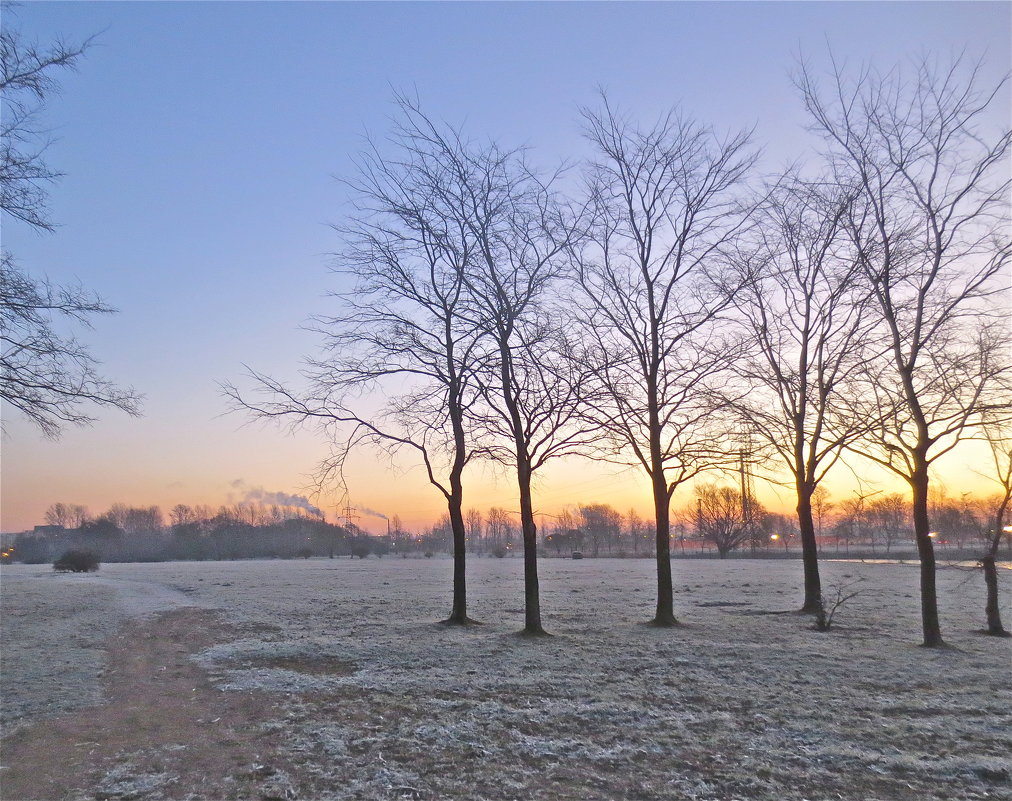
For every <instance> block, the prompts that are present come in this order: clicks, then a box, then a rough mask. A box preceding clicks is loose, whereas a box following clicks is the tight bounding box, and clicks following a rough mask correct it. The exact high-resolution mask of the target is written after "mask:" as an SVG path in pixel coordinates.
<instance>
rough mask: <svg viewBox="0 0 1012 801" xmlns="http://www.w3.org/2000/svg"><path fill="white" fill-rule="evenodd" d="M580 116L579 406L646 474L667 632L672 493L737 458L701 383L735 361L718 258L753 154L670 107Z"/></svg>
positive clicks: (736, 217)
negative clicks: (586, 371)
mask: <svg viewBox="0 0 1012 801" xmlns="http://www.w3.org/2000/svg"><path fill="white" fill-rule="evenodd" d="M583 120H584V127H585V133H586V136H587V138H588V139H589V140H590V142H591V143H592V144H593V145H594V146H595V147H596V149H597V153H598V155H597V158H596V160H594V161H593V163H592V164H591V165H590V168H589V175H588V179H589V190H590V196H591V205H592V208H593V211H594V215H593V224H592V225H591V226H590V230H589V233H588V236H587V238H586V240H584V241H585V244H584V246H583V247H582V248H581V249H580V250H579V251H578V252H577V253H576V254H575V259H574V260H575V264H576V273H577V280H578V283H579V286H580V287H581V289H582V297H583V302H584V303H585V304H586V313H585V315H583V323H584V328H585V330H586V333H587V336H588V340H589V343H590V348H591V351H592V352H591V357H590V358H591V361H592V364H593V365H594V368H595V376H596V383H597V386H598V389H599V394H600V398H599V400H598V401H597V402H596V403H595V404H594V405H593V406H592V407H590V410H589V412H588V414H589V416H590V417H591V418H592V419H593V420H594V421H595V424H596V425H598V426H600V427H601V429H602V431H603V432H604V433H605V434H606V435H607V437H608V440H609V442H610V446H611V452H610V454H607V458H612V459H615V460H617V461H623V462H625V463H627V464H635V465H638V466H641V467H642V468H643V469H644V470H645V471H646V473H647V475H648V476H649V478H650V483H651V489H652V494H653V502H654V519H655V521H656V560H657V608H656V613H655V615H654V619H653V622H654V623H655V624H656V625H659V626H671V625H675V624H676V623H677V622H678V621H677V619H676V618H675V614H674V605H673V596H672V583H671V543H670V537H671V521H670V504H671V496H672V494H673V493H674V491H675V489H676V488H677V487H678V486H679V485H681V484H683V483H684V482H686V481H688V480H690V479H691V478H693V477H694V476H696V475H698V474H699V473H700V472H701V471H703V470H706V469H708V468H710V467H712V466H714V465H719V464H728V463H732V462H733V461H734V460H735V458H736V455H735V454H734V453H730V454H728V453H725V452H723V451H722V449H721V448H719V447H717V444H716V443H717V440H718V439H719V435H718V434H717V432H716V428H715V427H714V426H712V425H709V424H712V423H714V422H715V418H714V411H713V409H712V407H711V404H710V403H709V400H708V396H707V393H706V391H705V389H706V383H707V381H708V380H709V379H710V378H711V377H712V376H714V375H715V374H716V373H717V372H719V371H720V370H721V369H722V368H725V367H726V366H727V363H728V360H729V358H730V355H731V351H730V350H729V349H726V348H721V347H719V346H717V344H716V342H715V337H716V334H715V331H714V322H715V320H716V319H717V318H718V315H720V313H721V312H722V311H723V310H724V309H725V308H726V307H727V305H728V304H729V303H730V300H731V297H732V296H733V294H734V292H735V291H736V287H735V286H733V285H731V286H728V284H727V281H726V280H725V279H726V278H727V276H726V275H724V274H722V273H723V270H722V266H723V264H724V259H723V253H722V252H723V251H724V250H725V249H726V248H728V247H729V245H730V243H731V242H732V241H733V240H734V238H735V237H736V236H737V234H738V233H739V232H740V230H741V229H742V226H743V224H744V223H745V221H746V220H747V218H748V215H747V213H745V212H744V211H743V210H742V208H741V207H740V205H739V191H740V189H741V188H742V186H743V183H744V182H745V180H746V178H747V176H748V174H749V172H750V170H751V169H752V166H753V164H754V163H755V153H754V151H753V149H752V148H751V146H750V134H749V132H740V133H737V134H734V135H732V136H729V137H727V138H723V139H722V138H720V137H718V136H717V135H716V134H715V133H714V132H713V131H712V130H710V129H709V128H707V127H705V126H703V125H700V124H698V123H696V122H694V121H693V120H691V119H689V118H687V117H685V116H683V115H681V114H678V113H676V112H671V113H669V114H667V115H666V116H664V117H662V118H661V119H660V120H658V121H657V123H656V124H654V125H653V126H651V127H646V128H642V127H639V126H637V125H635V124H634V123H633V122H631V121H630V120H629V119H627V118H626V117H625V116H623V115H622V114H621V113H619V112H617V111H616V110H615V109H614V108H613V107H612V105H611V104H610V103H609V101H608V99H607V97H603V98H602V106H601V108H600V109H599V110H590V109H585V110H584V111H583ZM725 430H726V429H725ZM602 453H603V452H602Z"/></svg>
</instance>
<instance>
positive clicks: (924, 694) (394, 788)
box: [0, 557, 1012, 801]
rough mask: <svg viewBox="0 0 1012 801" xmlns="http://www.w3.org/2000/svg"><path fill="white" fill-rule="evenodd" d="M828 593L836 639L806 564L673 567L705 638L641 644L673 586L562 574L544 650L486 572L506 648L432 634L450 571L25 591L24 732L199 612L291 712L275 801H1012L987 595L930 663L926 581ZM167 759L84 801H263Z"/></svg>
mask: <svg viewBox="0 0 1012 801" xmlns="http://www.w3.org/2000/svg"><path fill="white" fill-rule="evenodd" d="M822 569H823V581H824V584H825V585H826V586H827V587H829V586H832V585H834V584H848V585H853V586H852V587H851V589H852V590H860V591H861V594H860V595H858V596H857V597H856V598H854V599H853V600H851V601H850V602H849V603H848V604H847V605H846V606H844V607H842V608H841V609H840V610H839V612H838V613H837V619H836V622H835V624H834V630H833V631H832V632H831V633H829V634H819V633H816V632H814V631H812V630H811V628H810V625H811V624H810V620H809V619H808V618H807V617H803V616H800V615H797V614H794V613H793V610H794V609H795V608H796V607H797V606H798V605H800V595H799V592H798V589H797V587H798V584H799V581H800V570H801V565H800V562H795V561H749V560H735V561H728V562H720V561H709V560H707V561H702V560H701V561H675V562H674V572H675V581H676V587H677V590H676V596H675V605H676V614H677V615H678V616H679V618H680V619H681V620H682V622H683V625H682V626H680V627H678V628H675V629H671V630H659V629H655V628H652V627H649V626H646V625H643V623H644V621H646V620H648V619H649V618H650V616H651V614H652V610H653V604H654V592H653V581H654V579H653V563H652V562H651V561H649V560H607V559H601V560H592V559H585V560H582V561H569V560H553V559H549V560H545V561H543V562H542V563H541V577H542V609H543V614H544V622H545V627H546V629H547V630H548V631H550V632H551V633H552V634H554V635H555V636H553V637H550V638H546V639H535V640H531V639H527V638H521V637H517V636H516V635H515V632H516V631H517V630H519V628H520V627H521V625H522V622H523V609H522V563H521V560H519V559H503V560H498V559H489V558H475V559H473V560H472V561H471V562H470V582H469V588H470V614H471V616H472V617H474V618H477V619H479V620H481V621H483V623H484V625H482V626H475V627H469V628H467V629H455V628H447V627H443V626H439V625H436V624H435V623H434V621H437V620H439V619H440V618H442V617H445V616H446V614H447V612H448V610H449V580H450V570H451V563H450V561H449V560H448V559H391V558H389V557H388V558H384V559H382V560H377V559H373V558H370V559H367V560H364V561H359V560H354V561H352V560H348V559H341V560H327V559H322V560H309V561H298V562H295V561H291V562H280V561H260V562H229V563H221V562H218V563H165V564H149V565H133V564H131V565H112V564H111V565H104V566H103V567H102V569H101V571H100V573H99V574H98V575H96V576H57V575H53V574H52V572H51V571H50V570H49V569H47V568H43V567H29V566H7V567H4V568H3V571H2V580H3V585H2V606H3V618H4V638H3V663H2V671H0V681H2V691H3V699H4V703H3V707H2V710H3V719H4V723H5V724H7V725H8V728H14V729H17V728H18V727H22V728H23V727H25V726H26V725H29V724H31V723H33V722H35V721H37V720H38V719H39V716H40V715H52V714H54V713H56V712H58V711H59V710H61V709H68V708H70V707H71V706H73V705H75V704H76V705H86V704H89V703H95V701H96V699H98V698H100V696H101V692H102V690H101V686H102V685H101V684H100V681H101V679H100V673H101V672H102V670H103V663H102V652H101V651H100V650H98V646H100V645H101V640H102V637H104V636H106V635H108V634H109V633H110V632H111V631H112V630H113V629H115V628H116V626H117V625H118V624H119V623H120V622H122V621H123V620H125V619H126V618H128V617H131V616H137V615H147V616H149V617H148V619H149V620H150V621H151V623H150V625H151V626H152V627H153V628H155V629H156V630H157V618H156V617H150V616H151V615H154V614H156V613H157V612H159V611H161V610H170V609H175V610H180V609H184V608H185V607H187V606H195V607H200V608H201V614H202V615H204V617H202V618H199V619H200V620H204V621H205V628H207V627H206V619H207V618H206V616H207V615H208V614H209V613H208V611H207V610H216V615H217V618H218V619H220V620H221V621H222V622H223V624H227V625H223V628H222V629H221V632H222V634H221V635H219V636H217V637H214V636H212V635H213V633H214V632H213V631H212V630H211V629H207V630H206V631H205V634H207V635H208V636H209V637H210V638H211V639H212V644H210V645H207V647H202V648H201V649H200V650H199V651H198V652H197V653H195V654H194V655H193V657H192V659H193V660H194V661H195V662H196V663H197V664H198V665H199V666H200V667H201V668H203V669H204V670H206V671H208V672H209V674H210V675H211V678H212V681H213V682H214V684H215V685H217V687H218V688H220V690H221V691H223V693H224V694H223V696H222V697H231V695H230V694H235V695H236V697H238V695H241V694H246V695H249V694H250V693H253V694H254V697H258V698H259V697H262V698H265V699H271V703H272V704H276V705H275V706H271V710H272V711H271V714H270V715H269V716H267V719H262V720H260V721H258V722H256V723H255V726H256V727H257V728H258V731H259V732H260V733H261V734H263V736H264V737H268V738H273V742H277V743H280V744H281V745H280V746H279V748H280V751H278V753H276V754H274V755H273V757H272V758H273V759H274V762H275V763H276V764H273V765H272V764H266V760H265V758H264V757H263V755H262V754H253V753H250V754H249V755H248V757H249V759H248V762H247V764H246V765H245V766H244V767H243V768H242V770H244V771H246V773H245V774H244V775H246V776H247V777H248V776H250V775H252V776H254V777H259V778H257V779H256V782H255V784H256V787H257V790H256V792H257V793H258V794H259V797H261V798H264V799H271V798H279V799H280V798H302V799H321V801H323V800H324V799H396V798H410V799H475V801H478V800H479V799H496V801H498V800H499V799H503V800H507V799H573V800H574V801H576V800H577V799H700V800H702V799H714V800H716V799H720V800H721V801H726V800H728V799H742V800H743V801H746V800H752V799H755V800H756V801H780V799H784V800H785V801H787V800H788V799H810V801H822V800H823V799H853V801H872V800H873V799H883V800H885V799H889V800H890V801H892V799H1003V798H1004V799H1008V798H1012V762H1010V754H1012V703H1010V702H1012V688H1010V678H1012V675H1010V673H1012V671H1010V657H1012V648H1010V644H1009V643H1010V641H1008V640H997V639H994V638H989V637H984V636H981V635H979V634H977V633H975V631H976V630H978V629H980V628H981V627H982V625H983V612H982V608H981V607H982V596H983V581H982V578H981V576H980V574H979V573H976V572H973V571H965V570H957V569H943V570H941V571H940V573H939V587H940V598H941V614H942V631H943V635H944V636H945V638H946V640H947V642H948V643H949V644H950V645H951V646H952V647H951V648H950V649H947V650H938V651H934V650H925V649H923V648H920V647H917V643H918V642H919V639H920V638H919V606H918V598H917V595H918V593H917V578H918V570H917V568H916V567H915V566H912V565H892V564H885V565H870V564H860V563H847V562H825V563H823V567H822ZM1001 578H1002V581H1003V582H1004V587H1003V599H1004V601H1005V602H1006V606H1005V608H1004V609H1003V614H1004V616H1005V621H1006V625H1009V624H1010V623H1012V610H1010V609H1009V608H1008V606H1009V605H1008V603H1007V602H1008V600H1009V592H1008V586H1009V583H1010V581H1012V574H1010V573H1008V572H1006V571H1003V574H1002V577H1001ZM82 622H87V623H89V624H95V627H94V628H88V627H86V626H82V625H81V623H82ZM43 624H45V625H43ZM152 636H157V631H156V632H155V633H153V635H152ZM106 680H108V677H107V678H106ZM68 686H70V687H73V688H74V690H75V691H74V692H67V691H66V689H65V688H66V687H68ZM215 692H219V690H215ZM258 693H259V695H257V694H258ZM265 708H266V707H265ZM165 747H166V748H169V747H172V748H190V749H199V748H201V747H202V743H201V742H199V741H197V742H187V743H172V744H169V743H166V745H165ZM150 750H151V749H150V747H148V748H147V752H146V755H145V757H144V759H143V760H142V759H141V755H140V754H139V753H138V754H134V753H132V752H131V750H130V748H129V747H125V748H123V749H121V750H120V751H119V752H118V753H117V758H116V760H115V764H114V765H108V766H106V772H105V774H104V775H103V777H102V779H101V781H100V782H97V783H96V784H95V786H94V788H92V789H89V788H84V789H83V790H81V791H80V792H79V793H77V794H73V793H71V794H69V795H68V796H67V797H68V798H74V799H84V798H101V799H113V798H122V799H127V798H138V799H168V798H180V799H183V798H189V799H193V800H194V801H195V799H198V798H214V797H221V798H233V797H234V798H245V797H249V796H248V795H244V794H242V793H246V792H248V791H249V786H250V785H249V784H248V783H247V785H244V786H245V787H246V790H243V791H242V793H240V791H239V790H236V789H235V787H236V786H237V785H236V784H235V783H234V782H232V783H231V784H230V783H229V781H225V780H222V781H220V782H218V783H215V781H217V780H214V781H211V785H210V786H209V787H205V788H203V789H198V788H194V787H192V786H188V783H187V781H184V780H183V779H182V778H180V777H178V776H174V775H173V774H172V771H171V770H170V769H169V768H166V767H164V766H162V768H161V770H160V772H157V773H153V772H152V769H151V768H150V767H146V768H145V767H143V765H148V766H150V764H151V760H150V756H151V755H150ZM236 769H237V770H239V768H238V767H237V768H236ZM145 771H147V772H145ZM0 775H2V774H0ZM190 784H192V781H191V782H190ZM230 788H231V789H230ZM0 793H2V791H0ZM3 797H4V798H5V799H6V798H7V796H3ZM254 797H256V796H254Z"/></svg>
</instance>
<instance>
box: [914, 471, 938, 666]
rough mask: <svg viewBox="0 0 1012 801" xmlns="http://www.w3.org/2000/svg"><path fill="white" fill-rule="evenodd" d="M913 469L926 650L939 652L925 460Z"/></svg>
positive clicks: (915, 533)
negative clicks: (933, 649) (937, 649)
mask: <svg viewBox="0 0 1012 801" xmlns="http://www.w3.org/2000/svg"><path fill="white" fill-rule="evenodd" d="M919 461H920V463H919V464H917V465H916V466H915V467H914V470H913V475H912V476H911V478H910V487H911V490H912V493H911V494H912V501H913V512H914V538H915V539H916V541H917V554H918V556H919V557H920V562H921V626H922V628H923V630H924V647H925V648H939V647H941V646H944V645H945V642H944V641H943V640H942V628H941V625H940V624H939V622H938V593H937V590H936V589H935V549H934V546H933V545H932V542H931V537H930V536H929V534H930V532H931V528H930V522H929V520H928V467H927V464H925V463H924V462H923V460H919Z"/></svg>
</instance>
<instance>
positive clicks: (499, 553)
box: [492, 547, 506, 559]
mask: <svg viewBox="0 0 1012 801" xmlns="http://www.w3.org/2000/svg"><path fill="white" fill-rule="evenodd" d="M492 556H494V557H495V558H496V559H502V558H503V557H504V556H506V549H505V548H502V547H499V548H496V549H495V550H494V551H492Z"/></svg>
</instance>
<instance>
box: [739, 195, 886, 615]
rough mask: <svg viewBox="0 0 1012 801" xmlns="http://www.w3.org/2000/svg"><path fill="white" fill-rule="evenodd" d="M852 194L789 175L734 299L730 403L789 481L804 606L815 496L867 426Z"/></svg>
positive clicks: (811, 570)
mask: <svg viewBox="0 0 1012 801" xmlns="http://www.w3.org/2000/svg"><path fill="white" fill-rule="evenodd" d="M851 200H852V199H851V197H850V195H849V193H848V191H847V190H846V189H844V188H841V187H836V186H833V185H832V184H831V183H826V182H811V181H805V180H802V179H800V178H799V177H798V176H797V175H788V176H785V177H784V179H782V180H781V182H780V183H779V184H778V185H777V186H776V187H774V188H773V190H772V191H770V192H769V193H768V194H767V196H766V198H765V199H764V201H763V202H762V204H761V206H760V211H759V214H758V215H757V220H758V224H757V225H756V226H755V227H754V229H753V232H752V236H751V240H752V241H751V242H749V244H748V246H747V249H746V250H744V251H743V252H742V254H741V255H742V262H743V270H744V273H745V275H746V276H747V280H746V283H745V286H744V287H743V288H742V290H741V291H740V292H739V293H738V295H737V296H736V297H735V305H736V306H737V308H738V309H739V311H740V312H741V320H742V322H743V324H744V325H745V328H746V339H747V341H748V343H749V347H748V351H747V356H745V357H743V358H741V359H739V360H737V361H736V362H735V363H734V365H733V372H734V373H735V374H736V375H737V376H738V377H739V379H740V380H742V381H743V382H744V388H745V389H747V390H748V391H738V392H737V393H733V394H732V395H731V397H730V402H731V403H732V405H733V407H734V408H735V410H736V411H737V412H738V413H739V414H740V415H741V416H742V417H743V418H744V420H745V422H746V424H747V426H748V428H749V430H750V431H751V432H753V433H754V434H755V435H756V436H758V437H759V438H760V440H761V441H762V442H763V444H764V445H765V446H766V448H767V449H769V450H770V451H771V452H772V453H773V454H775V456H776V457H778V461H779V462H780V464H781V465H782V466H783V467H785V468H786V469H787V470H788V472H789V474H790V476H791V479H792V480H793V483H794V488H795V492H796V496H797V516H798V525H799V528H800V533H801V549H802V561H803V564H804V602H803V604H802V607H801V610H802V611H803V612H818V611H819V609H820V606H821V603H822V584H821V581H820V578H819V561H818V546H817V543H816V538H815V521H814V515H813V512H812V496H813V494H814V492H815V490H816V489H817V488H818V487H819V484H820V482H821V481H822V479H823V478H824V477H825V476H826V474H827V473H828V472H829V470H830V469H831V468H832V467H833V465H834V464H835V463H836V462H837V460H838V459H839V458H840V455H841V454H842V452H843V448H844V446H845V445H846V444H847V443H848V442H851V441H853V440H854V439H855V438H856V437H857V436H858V435H860V433H861V432H862V431H863V430H865V428H866V421H865V419H864V418H862V417H860V416H858V415H856V414H854V410H853V408H852V405H851V404H850V403H849V398H850V394H849V393H848V391H847V389H848V384H852V383H853V375H854V373H855V372H856V371H857V370H858V368H859V367H860V366H861V364H862V360H863V359H864V358H865V357H866V351H867V350H868V348H867V346H866V345H867V343H866V340H867V337H868V334H869V328H870V327H869V323H868V317H869V315H867V314H865V313H864V312H865V309H866V307H867V303H866V298H867V295H868V293H867V290H866V287H865V284H864V282H861V281H859V280H858V278H859V277H860V274H859V268H858V264H857V261H856V259H854V258H853V256H852V253H851V251H850V249H849V248H848V247H847V245H848V242H847V237H846V231H845V221H846V219H847V214H848V210H849V206H850V203H851ZM733 389H740V388H739V387H734V388H733Z"/></svg>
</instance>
